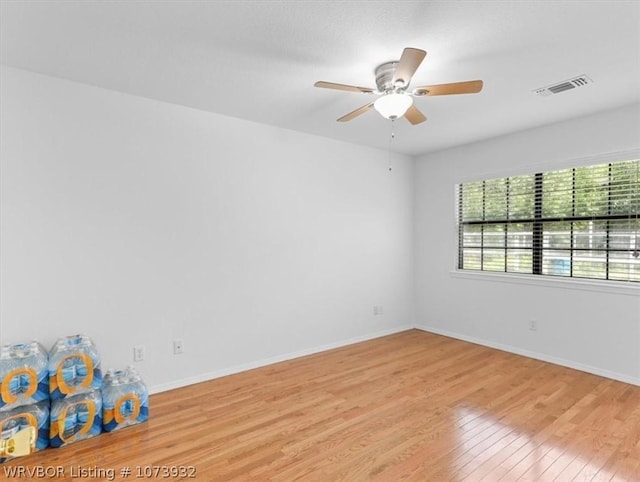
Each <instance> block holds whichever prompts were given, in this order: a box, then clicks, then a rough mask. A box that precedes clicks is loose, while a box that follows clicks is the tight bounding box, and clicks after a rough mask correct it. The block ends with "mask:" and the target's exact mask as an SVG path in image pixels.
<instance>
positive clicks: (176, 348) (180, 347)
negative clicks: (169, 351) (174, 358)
mask: <svg viewBox="0 0 640 482" xmlns="http://www.w3.org/2000/svg"><path fill="white" fill-rule="evenodd" d="M183 353H184V342H183V341H182V340H179V339H178V340H173V354H174V355H182V354H183Z"/></svg>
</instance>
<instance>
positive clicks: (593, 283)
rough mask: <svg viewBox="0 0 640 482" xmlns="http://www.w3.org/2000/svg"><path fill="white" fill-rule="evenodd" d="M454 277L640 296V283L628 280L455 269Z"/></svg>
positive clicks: (452, 275)
mask: <svg viewBox="0 0 640 482" xmlns="http://www.w3.org/2000/svg"><path fill="white" fill-rule="evenodd" d="M449 274H450V275H451V277H452V278H459V279H472V280H476V281H493V282H499V283H509V284H524V285H533V286H544V287H550V288H561V289H571V290H581V291H597V292H600V293H613V294H617V295H629V296H640V284H638V283H631V282H626V281H599V280H587V279H580V278H561V277H553V276H542V275H527V274H513V273H496V272H490V271H472V270H458V269H457V270H454V271H450V273H449Z"/></svg>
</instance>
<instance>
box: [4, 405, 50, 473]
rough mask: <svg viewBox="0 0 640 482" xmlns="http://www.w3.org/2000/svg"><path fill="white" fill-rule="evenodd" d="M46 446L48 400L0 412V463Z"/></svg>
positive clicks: (47, 441) (47, 440) (47, 443)
mask: <svg viewBox="0 0 640 482" xmlns="http://www.w3.org/2000/svg"><path fill="white" fill-rule="evenodd" d="M48 445H49V401H48V400H45V401H43V402H40V403H34V404H31V405H24V406H21V407H17V408H14V409H13V410H7V411H3V412H0V463H2V462H5V461H6V460H9V459H12V458H14V457H22V456H24V455H29V454H31V453H33V452H36V451H38V450H42V449H44V448H46V447H47V446H48Z"/></svg>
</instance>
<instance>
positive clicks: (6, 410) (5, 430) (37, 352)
mask: <svg viewBox="0 0 640 482" xmlns="http://www.w3.org/2000/svg"><path fill="white" fill-rule="evenodd" d="M47 360H48V356H47V352H46V350H45V349H44V348H43V347H42V345H40V344H39V343H38V342H37V341H33V342H31V343H25V344H16V345H4V346H2V347H0V463H2V462H4V461H5V460H8V459H10V458H13V457H19V456H22V455H27V454H30V453H32V452H35V451H36V450H41V449H43V448H45V447H47V445H48V441H49V383H48V380H49V379H48V372H47Z"/></svg>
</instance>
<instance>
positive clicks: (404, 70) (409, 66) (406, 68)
mask: <svg viewBox="0 0 640 482" xmlns="http://www.w3.org/2000/svg"><path fill="white" fill-rule="evenodd" d="M425 55H427V52H425V51H424V50H420V49H413V48H410V47H407V48H406V49H404V51H403V52H402V57H400V61H399V62H398V65H396V71H395V73H394V74H393V85H398V83H401V84H402V86H404V87H406V86H407V85H409V82H411V77H413V74H415V73H416V70H418V67H419V66H420V64H421V63H422V60H423V59H424V57H425Z"/></svg>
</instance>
